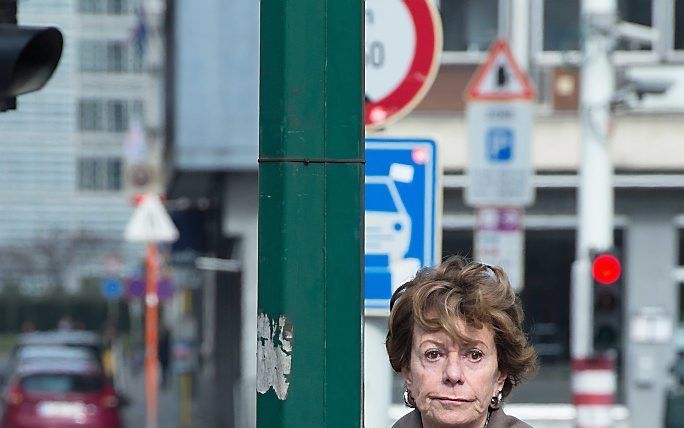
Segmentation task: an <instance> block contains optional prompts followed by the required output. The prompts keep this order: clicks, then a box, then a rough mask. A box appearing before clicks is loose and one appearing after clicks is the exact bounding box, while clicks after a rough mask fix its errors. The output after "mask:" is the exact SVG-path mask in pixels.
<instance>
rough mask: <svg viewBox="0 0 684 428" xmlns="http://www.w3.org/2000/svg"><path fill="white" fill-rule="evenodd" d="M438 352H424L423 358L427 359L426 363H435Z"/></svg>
mask: <svg viewBox="0 0 684 428" xmlns="http://www.w3.org/2000/svg"><path fill="white" fill-rule="evenodd" d="M439 355H440V354H439V351H427V352H425V358H427V359H428V361H435V360H437V358H439Z"/></svg>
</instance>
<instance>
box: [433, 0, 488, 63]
mask: <svg viewBox="0 0 684 428" xmlns="http://www.w3.org/2000/svg"><path fill="white" fill-rule="evenodd" d="M498 3H499V2H498V0H441V2H440V13H441V15H442V26H443V27H444V50H445V51H470V52H478V51H486V50H487V49H489V45H490V44H491V43H492V41H493V40H494V39H495V38H496V36H497V33H498V19H499V16H498V15H499V7H498Z"/></svg>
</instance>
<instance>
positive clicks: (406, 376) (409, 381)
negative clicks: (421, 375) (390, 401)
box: [401, 367, 413, 388]
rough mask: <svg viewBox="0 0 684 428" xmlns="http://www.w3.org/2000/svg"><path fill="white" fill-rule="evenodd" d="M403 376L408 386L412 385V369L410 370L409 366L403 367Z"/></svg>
mask: <svg viewBox="0 0 684 428" xmlns="http://www.w3.org/2000/svg"><path fill="white" fill-rule="evenodd" d="M401 377H402V379H404V383H405V384H406V386H407V387H409V388H410V387H411V384H412V383H413V380H412V378H411V370H409V368H408V367H403V368H402V369H401Z"/></svg>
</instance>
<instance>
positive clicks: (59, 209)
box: [0, 0, 163, 291]
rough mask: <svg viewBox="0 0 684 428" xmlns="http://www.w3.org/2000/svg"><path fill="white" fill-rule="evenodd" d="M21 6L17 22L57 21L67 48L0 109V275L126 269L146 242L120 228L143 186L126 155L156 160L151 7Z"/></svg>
mask: <svg viewBox="0 0 684 428" xmlns="http://www.w3.org/2000/svg"><path fill="white" fill-rule="evenodd" d="M18 9H19V13H18V21H19V23H20V24H23V25H31V24H35V25H54V26H57V27H58V28H59V29H60V30H61V31H62V33H63V35H64V51H63V54H62V58H61V61H60V64H59V66H58V68H57V71H56V73H55V75H54V76H53V78H52V79H51V80H50V82H49V83H48V84H47V86H46V87H45V88H44V89H42V90H41V91H38V92H36V93H33V94H30V95H26V96H22V97H20V99H19V100H18V109H17V110H16V111H9V112H6V113H2V114H0V141H2V143H0V148H1V150H2V156H0V163H1V164H2V167H1V168H0V171H1V172H0V194H1V195H2V199H3V205H2V207H1V208H0V256H1V258H0V260H2V264H3V268H2V271H3V279H4V280H6V281H14V282H17V283H20V284H21V285H22V287H24V286H25V287H27V288H28V287H33V288H34V289H36V290H35V291H40V290H41V289H43V288H44V287H46V286H50V285H52V284H58V285H61V286H63V287H66V288H68V289H78V287H79V285H80V284H81V283H82V282H83V281H84V280H85V279H86V278H94V279H97V278H103V277H105V276H107V275H112V274H126V273H127V270H130V269H132V268H133V267H134V266H135V265H136V264H137V263H138V262H139V261H140V257H141V255H142V254H143V252H142V251H143V248H142V246H141V245H139V244H136V245H132V244H127V243H125V242H124V239H123V230H124V227H125V225H126V223H127V221H128V219H129V217H130V215H131V213H132V210H133V206H132V204H131V202H130V197H131V195H132V194H133V193H135V192H138V191H141V188H140V186H139V185H138V184H140V182H139V181H137V182H136V181H135V180H131V179H130V178H129V177H128V176H129V175H130V174H129V170H130V169H131V165H130V164H131V162H136V163H141V162H142V163H146V164H147V163H151V164H155V161H153V160H152V159H154V158H155V157H156V158H158V156H156V155H155V153H158V152H159V150H160V149H159V147H160V145H161V141H162V139H163V134H162V133H161V132H160V131H163V129H162V127H161V119H162V115H160V114H155V112H158V111H159V108H158V105H159V104H160V100H159V96H160V95H161V93H160V92H159V91H158V90H159V84H158V83H157V82H158V81H160V80H159V78H160V74H159V73H157V72H149V70H150V67H149V65H148V61H147V60H146V57H149V56H150V52H152V53H154V49H155V46H154V45H152V44H150V43H149V40H150V34H151V33H152V32H151V31H150V29H149V28H150V21H151V19H153V18H154V17H146V16H145V13H144V11H143V9H142V0H38V1H28V0H24V1H19V4H18ZM156 49H157V50H159V47H157V48H156ZM157 55H159V54H157ZM155 90H156V91H155ZM153 91H154V92H153ZM142 158H145V159H144V161H143V159H142ZM158 164H159V163H158V162H156V165H158ZM150 171H152V174H155V173H156V170H155V169H154V168H150ZM153 181H154V177H151V180H149V181H148V183H149V184H153V183H152V182H153ZM136 183H137V184H136ZM57 266H58V267H59V268H57ZM51 267H55V268H54V269H52V268H51ZM113 271H114V272H113ZM55 276H57V277H58V278H55Z"/></svg>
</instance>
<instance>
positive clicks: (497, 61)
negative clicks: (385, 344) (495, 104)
mask: <svg viewBox="0 0 684 428" xmlns="http://www.w3.org/2000/svg"><path fill="white" fill-rule="evenodd" d="M533 98H534V90H533V89H532V86H531V85H530V82H529V80H528V78H527V76H526V75H525V73H524V72H523V71H522V70H521V69H520V66H518V63H517V62H516V61H515V59H514V58H513V54H511V50H510V49H509V47H508V43H506V41H505V40H503V39H497V40H495V41H494V43H492V46H491V48H490V49H489V54H488V55H487V60H486V61H485V62H484V64H482V65H481V66H480V67H478V69H477V71H475V77H474V78H473V79H472V80H471V82H470V84H469V85H468V89H467V90H466V99H467V100H531V99H533Z"/></svg>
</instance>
